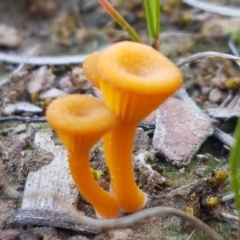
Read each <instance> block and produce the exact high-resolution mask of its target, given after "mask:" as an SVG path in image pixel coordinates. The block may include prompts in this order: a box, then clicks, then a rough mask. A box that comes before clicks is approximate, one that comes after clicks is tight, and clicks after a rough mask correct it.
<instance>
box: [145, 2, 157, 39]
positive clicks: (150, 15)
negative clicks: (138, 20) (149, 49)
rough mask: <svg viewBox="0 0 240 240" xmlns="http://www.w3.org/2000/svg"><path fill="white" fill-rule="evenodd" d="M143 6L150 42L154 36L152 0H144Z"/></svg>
mask: <svg viewBox="0 0 240 240" xmlns="http://www.w3.org/2000/svg"><path fill="white" fill-rule="evenodd" d="M144 8H145V13H146V18H147V25H148V32H149V37H150V42H151V43H152V42H153V41H154V37H155V35H154V34H155V32H154V22H153V9H152V0H144Z"/></svg>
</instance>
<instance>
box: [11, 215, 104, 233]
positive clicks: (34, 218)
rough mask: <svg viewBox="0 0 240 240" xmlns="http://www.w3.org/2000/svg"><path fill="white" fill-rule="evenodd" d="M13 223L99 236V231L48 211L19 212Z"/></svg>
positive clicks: (67, 216)
mask: <svg viewBox="0 0 240 240" xmlns="http://www.w3.org/2000/svg"><path fill="white" fill-rule="evenodd" d="M14 222H16V223H20V224H22V225H40V226H51V227H56V228H63V229H69V230H73V231H76V232H78V233H82V234H86V235H88V234H99V233H100V232H101V229H98V228H93V227H89V226H85V225H83V224H80V223H79V222H78V221H76V220H75V219H74V218H73V217H71V216H69V215H68V214H65V213H60V212H54V211H50V210H49V211H48V210H20V211H19V212H18V214H17V215H16V217H15V219H14Z"/></svg>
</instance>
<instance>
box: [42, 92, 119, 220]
mask: <svg viewBox="0 0 240 240" xmlns="http://www.w3.org/2000/svg"><path fill="white" fill-rule="evenodd" d="M46 116H47V121H48V122H49V124H50V125H51V126H52V128H53V129H54V130H55V131H56V132H57V134H58V135H59V137H60V139H61V141H62V143H63V145H64V146H65V147H66V149H67V150H68V154H69V166H70V171H71V174H72V177H73V180H74V182H75V184H76V186H77V188H78V190H79V191H80V193H81V194H82V195H83V196H84V197H85V198H86V199H87V200H88V201H89V202H90V203H91V204H92V205H93V207H94V209H95V211H96V213H97V214H98V215H99V216H101V217H103V218H116V217H117V216H118V215H119V212H120V206H119V204H118V202H117V200H116V198H115V197H114V196H113V195H111V194H110V193H109V192H107V191H105V190H103V189H102V188H101V187H100V186H99V185H98V183H97V182H96V181H95V179H94V177H93V174H92V172H91V166H90V162H89V159H88V154H89V151H90V149H91V147H92V146H93V145H94V143H96V141H97V140H99V139H100V138H101V137H102V135H103V134H104V133H106V132H107V131H108V130H110V129H111V128H114V127H116V125H117V124H118V118H117V117H116V115H115V114H114V113H112V112H111V111H110V110H109V109H108V108H107V107H106V105H105V104H104V103H103V102H102V101H100V100H99V99H97V98H94V97H92V96H87V95H77V94H76V95H70V96H67V97H64V98H61V99H58V100H55V101H53V102H52V103H51V104H50V105H49V107H48V109H47V112H46Z"/></svg>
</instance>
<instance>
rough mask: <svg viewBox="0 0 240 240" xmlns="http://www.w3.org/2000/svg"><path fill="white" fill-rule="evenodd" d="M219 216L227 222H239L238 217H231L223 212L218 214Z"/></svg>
mask: <svg viewBox="0 0 240 240" xmlns="http://www.w3.org/2000/svg"><path fill="white" fill-rule="evenodd" d="M220 215H221V216H222V217H224V218H227V219H229V220H234V221H239V217H236V216H233V215H231V214H229V213H225V212H220Z"/></svg>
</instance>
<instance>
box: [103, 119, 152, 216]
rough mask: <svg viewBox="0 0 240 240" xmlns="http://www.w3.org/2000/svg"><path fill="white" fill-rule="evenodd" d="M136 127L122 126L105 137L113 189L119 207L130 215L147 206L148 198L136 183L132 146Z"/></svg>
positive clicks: (106, 155)
mask: <svg viewBox="0 0 240 240" xmlns="http://www.w3.org/2000/svg"><path fill="white" fill-rule="evenodd" d="M135 131H136V125H127V124H121V125H119V126H118V127H116V128H115V129H114V130H111V131H110V132H108V133H106V134H105V135H104V137H103V143H104V152H105V158H106V162H107V165H108V168H109V172H110V175H111V187H112V191H113V194H115V195H116V198H117V201H118V203H119V205H120V206H121V207H122V208H123V209H124V210H125V211H126V212H128V213H132V212H136V211H138V210H140V209H141V208H143V207H144V206H145V204H146V201H147V197H146V195H145V193H144V192H143V191H142V190H140V189H139V188H138V186H137V184H136V182H135V177H134V171H133V166H132V165H133V164H132V146H133V141H134V136H135Z"/></svg>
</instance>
